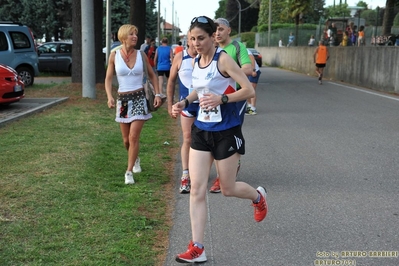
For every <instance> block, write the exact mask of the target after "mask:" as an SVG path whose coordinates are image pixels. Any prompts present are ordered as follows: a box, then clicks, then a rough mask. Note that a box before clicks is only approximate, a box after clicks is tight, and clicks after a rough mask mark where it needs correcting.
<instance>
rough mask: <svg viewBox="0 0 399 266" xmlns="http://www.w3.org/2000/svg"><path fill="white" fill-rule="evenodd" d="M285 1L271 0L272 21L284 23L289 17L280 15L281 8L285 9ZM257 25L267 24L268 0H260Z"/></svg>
mask: <svg viewBox="0 0 399 266" xmlns="http://www.w3.org/2000/svg"><path fill="white" fill-rule="evenodd" d="M286 6H287V2H286V1H280V0H272V23H286V22H288V21H289V20H290V19H289V18H287V17H286V16H282V12H281V11H282V10H284V9H286ZM259 9H260V10H259V18H258V26H260V25H267V24H269V0H262V1H261V3H260V8H259Z"/></svg>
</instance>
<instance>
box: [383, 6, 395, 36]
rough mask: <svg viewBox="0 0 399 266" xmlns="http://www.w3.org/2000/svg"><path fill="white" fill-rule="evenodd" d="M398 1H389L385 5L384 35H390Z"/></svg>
mask: <svg viewBox="0 0 399 266" xmlns="http://www.w3.org/2000/svg"><path fill="white" fill-rule="evenodd" d="M395 2H397V1H396V0H387V1H386V3H385V12H384V19H383V22H382V35H389V34H390V33H391V27H392V25H393V19H394V18H395V13H394V8H395Z"/></svg>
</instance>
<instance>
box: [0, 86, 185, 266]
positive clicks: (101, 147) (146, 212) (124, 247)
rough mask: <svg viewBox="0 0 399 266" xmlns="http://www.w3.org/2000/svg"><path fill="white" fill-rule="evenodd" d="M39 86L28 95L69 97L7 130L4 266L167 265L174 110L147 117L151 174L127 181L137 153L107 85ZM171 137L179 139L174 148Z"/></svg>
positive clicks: (0, 227) (2, 171)
mask: <svg viewBox="0 0 399 266" xmlns="http://www.w3.org/2000/svg"><path fill="white" fill-rule="evenodd" d="M96 94H97V99H95V100H93V99H87V98H82V97H81V95H82V88H81V84H60V85H56V86H54V85H34V86H32V87H29V88H27V90H26V97H27V98H40V97H69V100H68V101H67V102H65V103H63V104H61V105H58V106H55V107H53V108H51V109H48V110H46V111H44V112H42V113H39V114H35V115H33V116H30V117H26V118H23V119H21V120H19V121H16V122H12V123H10V124H7V125H6V126H4V127H2V128H0V139H1V140H2V141H1V146H0V162H1V167H0V199H1V201H0V265H162V264H163V262H164V259H165V256H166V252H167V247H168V234H169V229H170V226H171V222H172V221H171V213H172V208H173V201H174V197H173V195H174V192H173V189H174V188H173V173H174V170H173V169H174V163H175V160H174V159H175V155H176V152H177V151H178V147H179V143H178V132H179V130H176V121H174V120H171V119H169V116H168V113H167V110H166V108H161V109H159V110H158V111H157V112H156V113H154V114H153V118H152V119H151V120H149V121H148V122H146V124H145V125H144V129H143V131H142V135H141V139H140V154H139V155H140V158H141V166H142V169H143V172H142V173H140V174H135V175H134V178H135V181H136V184H134V185H131V186H126V185H125V184H124V172H125V169H126V164H127V162H126V161H127V153H126V150H125V149H124V147H123V144H122V138H121V133H120V130H119V126H118V124H117V123H116V122H115V121H114V117H115V114H114V112H115V110H114V109H112V110H110V109H108V108H107V105H106V95H105V92H104V87H103V85H101V84H98V85H97V90H96ZM165 141H167V142H168V143H169V145H164V142H165Z"/></svg>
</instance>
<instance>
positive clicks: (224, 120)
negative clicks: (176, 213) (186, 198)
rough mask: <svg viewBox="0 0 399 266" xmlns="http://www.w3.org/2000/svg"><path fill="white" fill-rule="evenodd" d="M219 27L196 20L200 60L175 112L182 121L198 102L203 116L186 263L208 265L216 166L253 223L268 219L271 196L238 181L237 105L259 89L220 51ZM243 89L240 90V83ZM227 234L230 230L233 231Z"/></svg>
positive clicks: (194, 152)
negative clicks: (210, 189)
mask: <svg viewBox="0 0 399 266" xmlns="http://www.w3.org/2000/svg"><path fill="white" fill-rule="evenodd" d="M215 32H216V24H215V23H214V22H213V20H212V19H210V18H208V17H205V16H201V17H196V18H194V19H193V20H192V22H191V26H190V33H191V40H192V42H193V44H194V45H195V48H196V50H197V52H198V54H199V55H198V56H197V57H196V58H195V62H194V68H193V72H192V76H193V79H192V85H193V91H192V92H191V93H190V94H189V95H188V96H187V97H186V98H185V99H183V100H182V101H180V102H177V103H176V104H174V105H173V106H172V115H173V117H177V116H178V115H180V113H181V111H182V110H183V109H184V108H187V107H188V106H189V104H191V103H192V102H194V101H195V100H198V99H199V111H198V116H197V118H196V120H195V121H194V124H193V127H192V131H191V137H192V141H191V148H190V159H189V168H190V178H191V192H190V220H191V232H192V240H191V241H190V242H189V245H188V248H187V250H186V251H185V252H183V253H180V254H178V255H177V256H176V261H177V262H181V263H187V262H189V263H191V262H205V261H207V258H206V254H205V248H204V231H205V226H206V221H207V205H206V190H207V183H208V178H209V172H210V168H211V166H212V162H213V161H215V164H216V165H217V166H218V169H219V174H220V182H221V187H222V193H223V195H225V196H229V197H238V198H242V199H249V200H251V201H252V204H253V206H254V219H255V221H256V222H261V221H262V220H263V219H264V218H265V217H266V215H267V211H268V208H267V203H266V190H265V189H264V188H263V187H261V186H259V187H258V188H257V189H255V188H253V187H252V186H250V185H249V184H247V183H245V182H237V181H236V171H237V168H236V165H237V164H238V160H239V158H240V156H241V155H243V154H244V153H245V140H244V137H243V135H242V131H241V121H240V119H239V117H238V116H237V115H235V114H236V113H237V112H238V108H237V105H236V104H235V103H236V102H237V101H242V100H246V99H247V98H250V97H253V96H254V89H253V87H252V86H251V84H250V82H249V80H248V77H247V76H246V75H245V74H244V73H243V71H242V70H241V69H240V68H239V66H238V65H237V64H236V63H235V62H234V60H233V59H232V58H231V56H229V55H227V54H226V53H225V52H224V51H223V49H221V48H220V47H215V45H214V42H215ZM209 77H212V78H209ZM236 82H237V83H238V84H240V86H241V89H240V90H237V89H236V85H235V83H236ZM225 228H226V229H227V230H229V227H228V225H227V224H226V225H225Z"/></svg>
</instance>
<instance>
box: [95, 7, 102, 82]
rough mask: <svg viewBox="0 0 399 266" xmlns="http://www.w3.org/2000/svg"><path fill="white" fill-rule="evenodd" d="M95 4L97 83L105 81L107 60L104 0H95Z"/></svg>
mask: <svg viewBox="0 0 399 266" xmlns="http://www.w3.org/2000/svg"><path fill="white" fill-rule="evenodd" d="M93 1H94V2H93V4H94V39H95V40H94V43H95V47H94V49H95V50H94V51H95V52H94V53H95V60H96V62H95V64H96V83H105V62H104V55H103V16H97V15H96V14H103V0H93Z"/></svg>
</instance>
